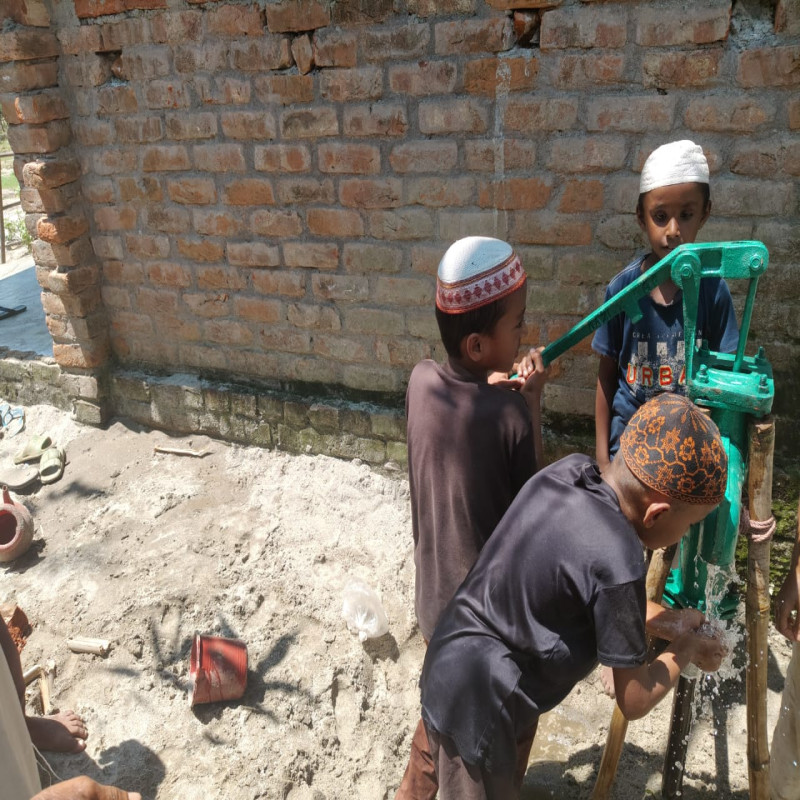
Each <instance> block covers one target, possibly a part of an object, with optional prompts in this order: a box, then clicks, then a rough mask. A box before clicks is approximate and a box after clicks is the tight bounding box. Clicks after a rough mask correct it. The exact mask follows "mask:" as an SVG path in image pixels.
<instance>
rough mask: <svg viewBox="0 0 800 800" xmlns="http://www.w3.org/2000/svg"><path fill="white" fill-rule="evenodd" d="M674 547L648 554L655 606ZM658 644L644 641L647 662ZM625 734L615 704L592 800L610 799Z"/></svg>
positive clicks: (650, 594) (647, 585)
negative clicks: (646, 649)
mask: <svg viewBox="0 0 800 800" xmlns="http://www.w3.org/2000/svg"><path fill="white" fill-rule="evenodd" d="M676 547H677V545H675V544H673V545H670V546H669V547H666V548H662V549H660V550H653V551H652V552H651V553H650V564H649V566H648V568H647V578H646V579H645V593H646V595H647V599H648V600H652V601H653V602H654V603H660V602H661V597H662V596H663V594H664V587H665V586H666V584H667V578H668V577H669V571H670V568H671V567H672V559H673V557H674V556H675V549H676ZM659 641H660V640H659V639H657V638H656V637H655V636H648V637H647V643H648V660H652V659H653V658H655V651H656V650H657V649H658V646H659ZM627 732H628V720H626V719H625V717H624V716H623V714H622V712H621V711H620V710H619V706H618V705H617V704H616V703H614V711H613V713H612V714H611V723H610V725H609V726H608V735H607V736H606V745H605V747H604V749H603V757H602V759H601V760H600V767H599V768H598V770H597V778H596V779H595V783H594V789H593V790H592V800H606V798H607V797H608V796H609V793H610V792H611V787H612V785H613V784H614V778H616V777H617V767H618V766H619V759H620V756H621V755H622V745H623V744H625V734H626V733H627Z"/></svg>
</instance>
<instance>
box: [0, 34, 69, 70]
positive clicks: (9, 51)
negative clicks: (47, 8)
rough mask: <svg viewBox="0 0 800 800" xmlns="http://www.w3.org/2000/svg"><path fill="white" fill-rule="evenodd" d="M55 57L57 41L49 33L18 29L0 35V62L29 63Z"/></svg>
mask: <svg viewBox="0 0 800 800" xmlns="http://www.w3.org/2000/svg"><path fill="white" fill-rule="evenodd" d="M57 55H59V46H58V39H56V37H55V36H54V35H53V34H52V33H50V31H41V30H36V29H34V28H18V29H17V30H12V31H9V32H8V33H0V62H4V61H31V60H32V59H38V58H49V57H51V56H57Z"/></svg>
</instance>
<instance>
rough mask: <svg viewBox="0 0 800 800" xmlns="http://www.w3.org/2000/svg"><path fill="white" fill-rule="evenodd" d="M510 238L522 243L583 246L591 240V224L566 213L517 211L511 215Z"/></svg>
mask: <svg viewBox="0 0 800 800" xmlns="http://www.w3.org/2000/svg"><path fill="white" fill-rule="evenodd" d="M511 238H512V240H513V241H515V242H522V243H523V244H545V245H567V246H570V247H576V246H585V245H589V244H591V242H592V226H591V225H590V224H589V223H588V222H580V221H576V220H574V219H573V218H572V217H571V216H567V215H560V214H551V213H549V212H533V213H528V212H518V213H517V214H514V215H513V217H512V225H511Z"/></svg>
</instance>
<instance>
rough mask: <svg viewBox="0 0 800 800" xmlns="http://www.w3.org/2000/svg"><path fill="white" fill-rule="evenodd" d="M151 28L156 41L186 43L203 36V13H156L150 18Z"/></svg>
mask: <svg viewBox="0 0 800 800" xmlns="http://www.w3.org/2000/svg"><path fill="white" fill-rule="evenodd" d="M150 29H151V32H152V37H153V41H154V42H168V43H169V44H184V43H185V42H187V41H199V40H200V39H202V37H203V14H202V12H201V11H170V12H166V13H163V14H154V15H153V16H152V17H151V18H150Z"/></svg>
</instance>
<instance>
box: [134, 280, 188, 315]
mask: <svg viewBox="0 0 800 800" xmlns="http://www.w3.org/2000/svg"><path fill="white" fill-rule="evenodd" d="M136 307H137V308H138V309H139V311H141V312H143V313H145V314H148V315H150V317H149V319H150V322H153V321H154V320H153V319H152V317H157V316H162V315H163V316H167V317H174V316H175V314H176V313H177V311H178V294H177V292H175V291H174V290H169V289H144V288H142V289H138V290H137V291H136Z"/></svg>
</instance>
